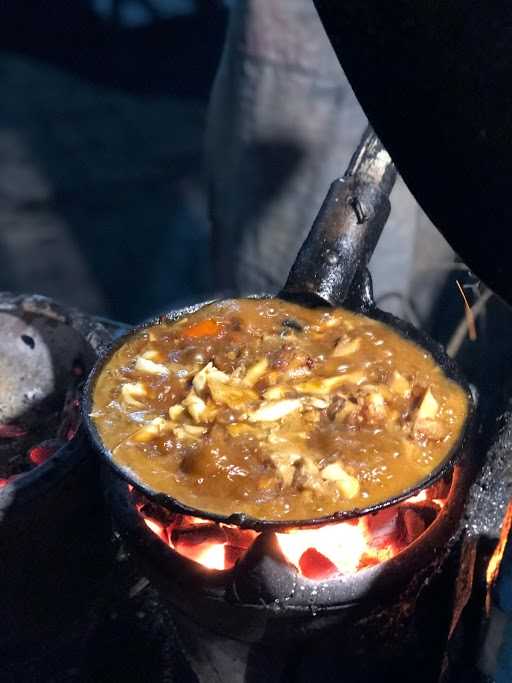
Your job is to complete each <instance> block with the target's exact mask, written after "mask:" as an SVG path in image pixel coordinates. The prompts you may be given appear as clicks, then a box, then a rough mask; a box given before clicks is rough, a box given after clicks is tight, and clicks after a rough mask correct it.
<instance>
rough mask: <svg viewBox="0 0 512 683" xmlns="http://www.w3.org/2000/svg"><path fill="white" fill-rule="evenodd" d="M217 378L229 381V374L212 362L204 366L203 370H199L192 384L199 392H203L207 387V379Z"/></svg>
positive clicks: (218, 380)
mask: <svg viewBox="0 0 512 683" xmlns="http://www.w3.org/2000/svg"><path fill="white" fill-rule="evenodd" d="M209 377H210V378H212V379H215V380H217V382H224V383H225V382H229V375H226V373H225V372H222V371H221V370H219V369H218V368H216V367H215V365H214V364H213V363H212V362H210V363H208V364H207V365H205V366H204V368H203V369H202V370H199V372H198V373H197V375H196V376H195V377H194V379H193V380H192V385H193V387H194V389H195V390H196V392H197V393H198V394H202V393H203V391H204V390H205V387H206V380H207V379H208V378H209Z"/></svg>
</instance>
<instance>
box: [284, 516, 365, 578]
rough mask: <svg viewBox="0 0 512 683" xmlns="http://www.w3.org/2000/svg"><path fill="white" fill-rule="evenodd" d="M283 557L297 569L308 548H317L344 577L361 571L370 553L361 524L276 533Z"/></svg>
mask: <svg viewBox="0 0 512 683" xmlns="http://www.w3.org/2000/svg"><path fill="white" fill-rule="evenodd" d="M276 536H277V540H278V542H279V546H280V548H281V550H282V551H283V554H284V556H285V557H286V559H288V560H289V561H290V562H291V563H292V564H294V565H295V566H296V567H297V569H300V565H301V558H302V556H303V555H304V553H305V552H307V550H308V549H309V548H314V549H315V550H316V551H317V552H319V553H320V554H321V555H323V556H324V557H326V558H327V559H328V560H330V561H331V562H332V563H333V564H334V565H335V566H336V568H337V569H338V571H339V572H340V573H341V574H352V573H354V572H356V571H357V569H358V568H359V563H360V561H361V558H362V556H363V555H364V553H365V552H366V551H367V550H369V546H368V543H367V540H366V539H365V535H364V531H363V527H362V525H361V524H359V523H358V524H357V525H354V524H349V523H348V522H341V523H339V524H329V525H327V526H323V527H319V528H318V529H292V530H291V531H288V532H287V533H284V534H276Z"/></svg>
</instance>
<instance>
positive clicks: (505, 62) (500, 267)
mask: <svg viewBox="0 0 512 683" xmlns="http://www.w3.org/2000/svg"><path fill="white" fill-rule="evenodd" d="M314 2H315V5H316V7H317V9H318V12H319V14H320V17H321V19H322V22H323V23H324V26H325V28H326V31H327V33H328V35H329V38H330V40H331V42H332V44H333V46H334V49H335V51H336V54H337V56H338V59H339V60H340V62H341V64H342V66H343V69H344V70H345V73H346V74H347V76H348V78H349V80H350V83H351V85H352V87H353V88H354V91H355V94H356V96H357V98H358V99H359V101H360V103H361V105H362V107H363V109H364V110H365V113H366V114H367V116H368V118H369V120H370V122H371V124H372V125H373V127H374V129H375V131H376V133H377V135H378V136H379V137H380V139H381V140H382V142H383V144H384V145H385V147H386V149H387V150H388V152H389V153H390V155H391V157H392V158H393V161H394V162H395V163H396V165H397V167H398V170H399V172H400V173H401V175H402V176H403V178H404V180H405V182H406V183H407V185H408V187H409V188H410V190H411V191H412V192H413V194H414V195H415V197H416V199H417V200H418V201H419V203H420V204H421V206H422V207H423V209H424V210H425V211H426V213H427V214H428V215H429V217H430V218H431V219H432V221H433V222H434V223H435V225H436V226H437V227H438V228H439V230H440V231H441V232H442V233H443V235H444V236H445V238H446V239H447V240H448V241H449V242H450V244H451V245H452V246H453V248H454V249H455V251H456V252H457V253H458V254H460V256H461V257H462V258H463V259H464V261H465V262H466V263H467V264H468V265H469V266H470V268H471V269H473V270H474V272H475V273H476V274H477V275H478V276H479V277H481V278H482V279H483V280H484V282H486V284H488V285H489V286H490V287H491V288H492V289H493V290H494V291H495V292H496V293H497V294H499V295H500V296H502V297H503V298H504V299H505V300H507V301H508V302H509V303H512V278H511V277H510V275H509V261H510V248H511V246H512V238H511V237H510V226H511V225H512V203H511V202H510V190H509V185H510V178H511V177H512V135H511V134H510V131H511V130H512V90H511V88H510V83H511V81H512V51H511V49H510V27H511V26H512V4H511V3H508V2H503V1H501V2H496V1H491V2H470V3H468V2H466V1H465V0H443V1H441V0H434V1H433V0H417V1H416V2H411V1H410V0H396V1H395V2H393V3H389V2H382V1H381V0H345V1H343V2H340V1H339V0H314Z"/></svg>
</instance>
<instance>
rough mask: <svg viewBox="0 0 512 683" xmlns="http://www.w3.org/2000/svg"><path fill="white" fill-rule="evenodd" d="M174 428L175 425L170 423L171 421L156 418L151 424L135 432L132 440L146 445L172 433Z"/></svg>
mask: <svg viewBox="0 0 512 683" xmlns="http://www.w3.org/2000/svg"><path fill="white" fill-rule="evenodd" d="M172 426H173V423H172V422H169V420H166V419H164V418H163V417H155V419H154V420H151V422H149V424H147V425H144V427H142V428H141V429H139V430H138V431H137V432H135V434H134V435H133V436H132V439H133V440H134V441H137V442H140V443H146V442H147V441H152V440H153V439H155V438H157V437H159V436H161V435H162V434H165V433H166V432H168V431H170V430H171V428H172Z"/></svg>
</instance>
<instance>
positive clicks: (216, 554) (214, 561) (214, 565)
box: [195, 543, 226, 569]
mask: <svg viewBox="0 0 512 683" xmlns="http://www.w3.org/2000/svg"><path fill="white" fill-rule="evenodd" d="M225 556H226V549H225V546H224V544H223V543H222V544H220V543H217V544H215V545H214V544H212V545H210V546H208V547H206V548H205V549H204V550H202V551H201V552H200V553H199V554H198V555H197V557H196V559H195V561H196V562H199V564H202V565H204V566H205V567H207V568H208V569H225V568H226V563H225Z"/></svg>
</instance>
